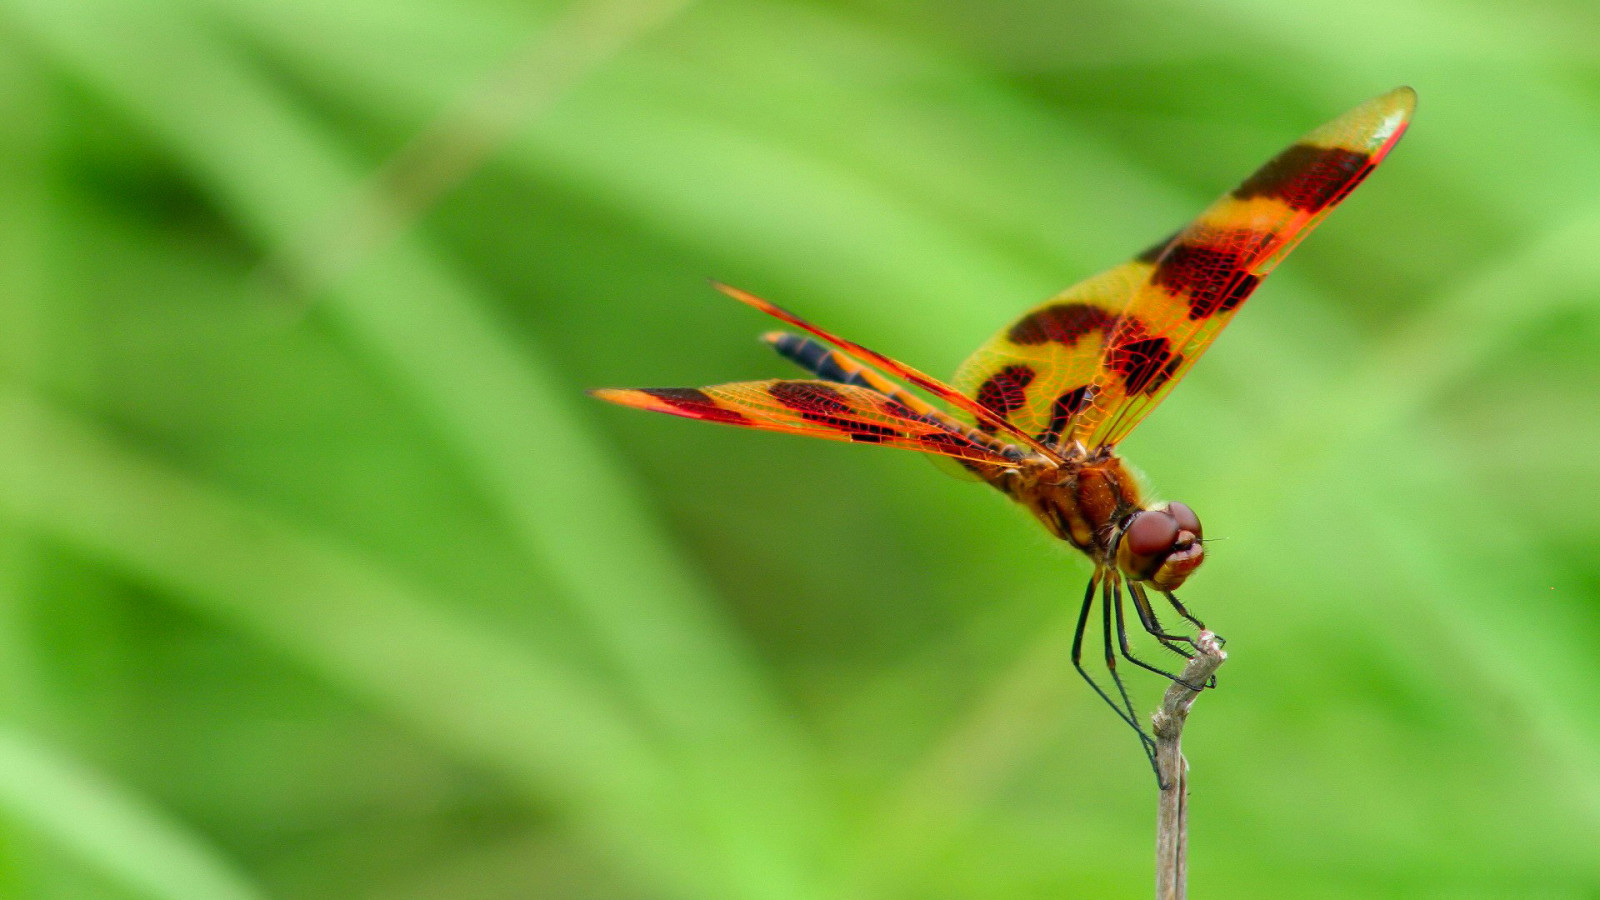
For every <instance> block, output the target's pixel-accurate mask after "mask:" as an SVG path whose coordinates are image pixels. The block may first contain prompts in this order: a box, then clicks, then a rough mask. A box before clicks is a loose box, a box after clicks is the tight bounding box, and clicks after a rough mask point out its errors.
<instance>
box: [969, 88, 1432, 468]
mask: <svg viewBox="0 0 1600 900" xmlns="http://www.w3.org/2000/svg"><path fill="white" fill-rule="evenodd" d="M1415 103H1416V95H1415V94H1414V93H1412V91H1411V89H1409V88H1400V89H1398V90H1396V91H1392V92H1390V93H1388V94H1385V95H1384V96H1382V97H1378V98H1376V99H1374V100H1371V101H1369V102H1368V103H1366V104H1364V105H1362V106H1359V107H1357V108H1356V109H1354V110H1351V111H1350V112H1348V113H1346V114H1345V115H1343V116H1341V117H1340V118H1338V119H1335V120H1334V121H1332V122H1330V123H1328V124H1327V125H1324V126H1322V127H1321V128H1318V129H1317V130H1316V131H1313V132H1312V133H1310V134H1308V135H1306V136H1305V137H1304V138H1302V139H1300V140H1299V141H1298V142H1296V143H1295V144H1294V145H1292V146H1290V147H1289V148H1288V149H1287V150H1285V151H1284V152H1282V153H1280V154H1279V155H1278V156H1277V157H1275V158H1274V159H1273V160H1272V161H1271V162H1269V163H1267V164H1266V165H1265V166H1263V167H1262V168H1261V169H1260V170H1259V171H1257V172H1256V173H1255V174H1254V175H1252V176H1250V177H1249V178H1248V179H1246V180H1245V181H1244V183H1243V184H1241V185H1239V187H1237V188H1235V189H1234V190H1233V191H1232V192H1231V193H1229V194H1228V195H1226V196H1224V197H1223V198H1221V199H1220V200H1218V201H1217V202H1216V203H1214V204H1212V206H1211V207H1210V208H1209V209H1207V210H1206V211H1205V212H1204V213H1203V214H1202V215H1201V216H1200V217H1199V218H1198V219H1196V220H1195V221H1194V222H1192V223H1191V224H1190V225H1189V226H1188V227H1186V228H1184V229H1183V230H1181V231H1179V232H1178V233H1177V234H1175V235H1173V236H1172V237H1170V238H1168V239H1167V240H1165V241H1162V242H1160V243H1158V244H1156V245H1155V246H1154V247H1151V248H1150V249H1149V250H1147V251H1145V252H1144V253H1141V254H1140V255H1139V256H1138V257H1136V258H1135V259H1133V260H1130V261H1129V262H1126V263H1123V264H1122V265H1120V266H1117V267H1116V268H1114V269H1111V270H1109V271H1107V272H1104V273H1102V274H1100V275H1096V276H1094V277H1093V278H1090V279H1088V280H1087V281H1084V282H1081V283H1079V284H1077V285H1075V286H1074V287H1072V288H1069V289H1068V290H1066V291H1065V292H1063V293H1061V294H1060V295H1058V296H1056V297H1054V298H1052V299H1051V300H1050V301H1049V302H1047V303H1044V304H1042V305H1040V306H1038V307H1035V308H1034V309H1031V310H1029V311H1028V313H1027V314H1026V315H1024V316H1023V317H1022V318H1021V319H1018V320H1017V321H1016V322H1014V323H1012V324H1011V325H1010V326H1009V327H1007V328H1006V329H1005V330H1003V331H1001V332H1000V333H998V334H996V335H995V336H993V337H992V338H990V339H989V341H988V342H986V343H985V344H984V345H983V346H981V347H980V348H978V351H977V352H976V353H974V354H973V355H972V356H971V357H970V358H968V359H967V361H966V362H964V363H963V364H962V365H961V368H960V369H959V370H958V371H957V373H956V377H955V379H954V381H955V386H956V387H957V388H959V389H960V390H961V391H963V392H964V393H966V394H968V395H969V396H971V397H974V398H976V399H977V400H978V402H979V403H980V404H982V405H983V406H985V407H986V408H988V409H989V410H991V411H992V412H994V413H997V414H999V415H1000V416H1002V417H1003V418H1004V419H1005V420H1006V422H1007V423H1008V424H1011V425H1013V426H1015V427H1017V428H1018V429H1019V430H1021V431H1024V432H1026V433H1028V434H1030V435H1033V436H1034V437H1035V438H1036V439H1037V440H1039V441H1040V442H1041V443H1045V444H1055V445H1067V444H1070V443H1071V442H1072V441H1081V442H1082V443H1083V444H1084V445H1085V446H1087V447H1091V448H1093V447H1097V446H1100V445H1103V444H1115V443H1116V442H1117V441H1120V440H1121V439H1122V438H1123V437H1125V436H1126V435H1127V434H1128V432H1129V431H1131V430H1132V429H1133V427H1134V426H1135V425H1137V424H1138V423H1139V422H1140V421H1141V420H1142V419H1143V418H1144V417H1145V416H1146V415H1148V414H1149V412H1150V411H1151V410H1152V409H1154V408H1155V406H1156V404H1157V403H1159V402H1160V401H1161V400H1162V399H1163V398H1164V397H1165V396H1166V393H1167V391H1169V390H1171V388H1172V386H1173V385H1175V384H1176V383H1177V382H1178V380H1179V379H1181V378H1182V377H1183V376H1184V374H1186V373H1187V372H1188V371H1189V368H1190V367H1191V366H1193V365H1194V363H1195V361H1196V360H1197V359H1198V358H1199V357H1200V354H1202V353H1204V352H1205V349H1206V347H1207V346H1209V345H1210V343H1211V341H1212V340H1214V339H1215V338H1216V336H1217V333H1218V332H1220V331H1221V329H1222V327H1223V326H1224V325H1226V324H1227V323H1228V321H1229V320H1231V319H1232V318H1233V314H1234V313H1235V312H1236V311H1237V310H1238V308H1239V305H1240V304H1241V303H1243V302H1244V300H1245V298H1246V297H1248V296H1249V295H1250V292H1251V291H1253V290H1254V289H1255V287H1256V285H1257V284H1259V283H1260V282H1261V279H1262V278H1264V277H1266V275H1267V273H1268V272H1270V271H1271V270H1272V268H1273V266H1275V265H1277V263H1278V262H1279V261H1281V260H1282V259H1283V257H1284V256H1285V255H1287V254H1288V252H1289V251H1290V250H1291V249H1293V247H1294V246H1295V244H1297V243H1298V242H1299V241H1300V240H1301V239H1302V238H1304V237H1305V235H1306V234H1307V233H1309V232H1310V230H1311V229H1312V228H1314V227H1316V225H1317V223H1319V222H1320V221H1321V220H1322V218H1323V217H1324V216H1326V215H1327V214H1328V213H1329V212H1330V211H1332V209H1333V208H1334V207H1335V206H1337V205H1338V204H1339V202H1340V201H1342V200H1343V199H1344V198H1345V196H1346V195H1348V194H1349V193H1350V191H1351V190H1353V189H1354V188H1355V186H1356V185H1357V184H1359V183H1360V182H1361V180H1362V179H1363V178H1365V177H1366V175H1367V174H1368V173H1369V172H1371V171H1372V169H1373V168H1374V167H1375V166H1377V165H1378V163H1379V162H1381V161H1382V160H1383V158H1384V156H1385V155H1386V154H1387V153H1388V152H1389V150H1390V149H1391V148H1392V147H1393V146H1394V144H1395V142H1396V141H1398V140H1399V139H1400V135H1401V134H1402V133H1403V132H1404V131H1405V127H1406V123H1407V122H1408V121H1409V119H1410V115H1411V111H1412V109H1413V108H1414V106H1415ZM978 427H980V428H984V429H985V430H989V429H988V428H987V427H985V424H984V423H982V422H980V423H978Z"/></svg>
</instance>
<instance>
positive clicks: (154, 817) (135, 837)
mask: <svg viewBox="0 0 1600 900" xmlns="http://www.w3.org/2000/svg"><path fill="white" fill-rule="evenodd" d="M0 815H3V816H4V817H5V818H7V819H9V820H10V822H11V824H12V825H13V826H15V827H19V828H24V829H27V830H29V831H32V832H35V833H37V834H39V835H42V836H44V837H47V838H48V839H50V840H51V841H54V842H56V843H59V844H60V845H62V846H63V847H66V848H67V849H68V850H70V851H71V853H72V854H73V856H74V857H76V858H77V859H78V860H80V861H81V862H82V863H83V864H84V865H85V866H87V867H90V868H93V869H96V870H99V871H100V872H101V873H102V874H103V875H104V876H105V877H106V878H107V879H108V880H109V881H110V882H111V883H112V884H115V885H117V886H118V887H120V888H123V889H126V890H128V891H129V892H130V893H132V894H135V895H137V896H141V897H150V898H166V900H252V898H258V897H263V896H265V895H263V894H262V893H261V892H260V891H258V890H257V889H256V888H255V886H254V885H252V884H251V883H250V880H249V879H248V878H247V877H245V876H244V874H243V873H241V872H239V871H237V870H236V869H235V868H234V866H233V864H232V863H230V862H228V861H227V860H226V859H224V858H223V857H222V855H221V854H220V853H219V852H218V851H217V850H216V849H215V848H213V847H211V846H209V845H208V844H207V843H206V842H205V840H204V839H203V838H202V837H200V835H198V834H195V833H193V832H191V831H189V830H188V829H186V828H184V827H183V826H182V825H180V824H179V823H177V822H174V821H172V820H171V819H170V818H168V817H167V816H166V815H165V814H163V813H162V812H161V811H160V810H158V809H154V808H151V807H150V806H149V805H148V804H146V803H145V802H144V801H142V800H141V799H139V798H137V797H134V796H132V795H130V794H129V793H128V792H127V791H125V790H123V789H122V788H120V787H118V786H117V785H115V784H112V783H110V782H108V781H106V780H105V779H104V778H102V777H101V776H99V775H97V774H95V773H93V772H90V771H88V770H86V769H84V768H83V767H82V766H80V765H78V764H77V763H75V762H73V761H70V760H67V759H64V758H63V757H62V756H61V755H60V754H58V753H56V752H54V751H52V750H51V749H50V748H48V747H45V746H43V745H41V744H39V743H37V742H36V741H34V740H33V739H31V738H29V737H27V736H25V735H23V734H21V733H19V732H17V731H15V730H13V729H11V728H0Z"/></svg>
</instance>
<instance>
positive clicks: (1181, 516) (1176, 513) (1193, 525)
mask: <svg viewBox="0 0 1600 900" xmlns="http://www.w3.org/2000/svg"><path fill="white" fill-rule="evenodd" d="M1167 515H1169V516H1171V517H1172V518H1174V519H1176V520H1177V521H1178V527H1179V528H1182V529H1183V530H1184V531H1187V532H1189V533H1191V534H1193V535H1194V536H1195V537H1200V536H1201V535H1202V532H1201V531H1200V517H1199V516H1197V515H1195V514H1194V510H1192V509H1190V508H1189V505H1188V504H1187V503H1168V504H1167Z"/></svg>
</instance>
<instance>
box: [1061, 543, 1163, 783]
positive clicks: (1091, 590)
mask: <svg viewBox="0 0 1600 900" xmlns="http://www.w3.org/2000/svg"><path fill="white" fill-rule="evenodd" d="M1100 579H1101V574H1100V572H1098V571H1096V572H1095V574H1094V576H1093V577H1091V578H1090V579H1089V586H1088V588H1087V589H1086V590H1085V591H1084V592H1083V607H1082V609H1080V610H1079V611H1078V627H1077V630H1076V631H1075V632H1074V633H1073V635H1072V667H1073V668H1074V669H1077V670H1078V674H1079V675H1082V676H1083V680H1084V681H1087V682H1088V683H1089V687H1091V688H1093V689H1094V692H1095V693H1096V694H1097V695H1099V697H1100V699H1101V700H1104V701H1105V704H1106V705H1107V706H1109V707H1111V711H1112V712H1114V713H1116V714H1117V718H1119V719H1121V720H1122V722H1123V724H1125V725H1127V726H1128V727H1129V728H1132V729H1133V731H1134V733H1135V734H1137V735H1138V736H1139V743H1140V744H1141V745H1142V746H1143V747H1144V752H1145V756H1147V757H1149V758H1150V761H1151V767H1152V768H1154V767H1155V739H1154V738H1152V737H1150V735H1149V734H1147V733H1145V730H1144V729H1143V728H1140V727H1139V720H1138V719H1137V718H1136V717H1135V715H1134V714H1133V712H1132V710H1133V704H1131V703H1127V691H1125V690H1123V691H1122V692H1121V693H1122V697H1123V700H1124V703H1125V704H1126V708H1124V706H1122V705H1119V704H1118V703H1117V702H1116V701H1115V700H1112V699H1111V695H1110V694H1108V693H1106V690H1105V688H1102V687H1101V686H1100V683H1099V682H1097V681H1095V680H1094V676H1093V675H1090V674H1089V670H1087V669H1085V668H1084V667H1083V638H1084V634H1085V633H1086V632H1087V631H1088V627H1089V612H1090V610H1091V609H1093V607H1094V595H1095V590H1096V589H1097V588H1099V587H1100ZM1109 646H1110V645H1109V643H1108V644H1107V647H1108V657H1107V658H1108V659H1112V658H1113V657H1111V656H1110V655H1109ZM1111 673H1112V677H1113V678H1115V677H1116V666H1115V663H1114V662H1113V663H1112V664H1111ZM1117 687H1118V688H1119V689H1121V687H1122V682H1121V679H1118V680H1117ZM1160 778H1161V773H1160V772H1159V771H1158V772H1157V773H1156V780H1157V781H1159V780H1160Z"/></svg>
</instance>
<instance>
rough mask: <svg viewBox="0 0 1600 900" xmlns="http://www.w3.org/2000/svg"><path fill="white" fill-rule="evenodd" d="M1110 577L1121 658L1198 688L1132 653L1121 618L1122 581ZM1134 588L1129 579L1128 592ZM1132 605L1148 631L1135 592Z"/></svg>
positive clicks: (1147, 624)
mask: <svg viewBox="0 0 1600 900" xmlns="http://www.w3.org/2000/svg"><path fill="white" fill-rule="evenodd" d="M1112 579H1113V581H1112V596H1114V597H1115V598H1116V607H1117V642H1118V643H1119V644H1121V645H1122V658H1123V659H1126V660H1127V661H1128V662H1131V663H1133V664H1134V665H1136V666H1138V667H1140V668H1141V669H1148V670H1149V671H1151V672H1154V673H1156V674H1157V675H1160V676H1162V677H1164V678H1166V679H1167V680H1168V681H1175V682H1177V683H1179V684H1181V685H1183V686H1184V687H1186V688H1189V689H1191V690H1194V691H1198V690H1200V688H1198V687H1195V686H1194V685H1192V684H1190V683H1189V682H1187V681H1184V680H1183V679H1182V678H1180V677H1178V676H1177V675H1174V674H1172V673H1171V672H1168V671H1167V670H1165V669H1158V668H1156V667H1155V666H1153V665H1151V664H1149V663H1147V662H1145V661H1144V660H1142V659H1140V658H1139V657H1137V656H1134V655H1133V648H1132V647H1130V646H1128V627H1127V624H1126V621H1125V620H1124V618H1123V612H1122V582H1121V580H1120V579H1117V578H1116V576H1114V575H1113V576H1112ZM1135 590H1137V585H1135V584H1134V583H1133V582H1131V581H1130V582H1128V593H1130V594H1133V593H1134V591H1135ZM1133 605H1134V607H1135V608H1136V609H1139V617H1140V621H1141V622H1143V623H1144V626H1145V630H1146V631H1150V620H1147V619H1145V618H1144V610H1143V609H1142V608H1141V607H1140V606H1139V598H1138V595H1136V594H1135V595H1134V600H1133ZM1150 633H1151V634H1155V635H1156V638H1157V640H1161V638H1162V635H1160V634H1158V633H1157V632H1155V631H1151V632H1150ZM1161 642H1162V644H1164V645H1166V646H1168V647H1172V648H1173V649H1176V647H1174V646H1173V645H1171V644H1167V642H1166V641H1165V640H1162V641H1161ZM1178 652H1179V653H1183V651H1181V650H1179V651H1178ZM1184 655H1186V656H1187V655H1188V654H1184Z"/></svg>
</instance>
